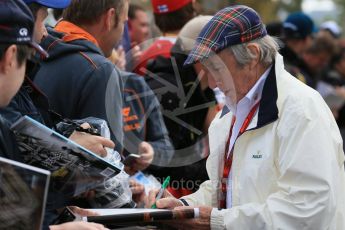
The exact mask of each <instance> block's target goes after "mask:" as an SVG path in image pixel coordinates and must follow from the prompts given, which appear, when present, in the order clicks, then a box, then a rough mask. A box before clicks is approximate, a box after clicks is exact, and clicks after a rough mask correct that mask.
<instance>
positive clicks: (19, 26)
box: [0, 0, 48, 57]
mask: <svg viewBox="0 0 345 230" xmlns="http://www.w3.org/2000/svg"><path fill="white" fill-rule="evenodd" d="M34 25H35V20H34V17H33V16H32V13H31V11H30V9H29V8H28V7H27V5H25V3H24V2H22V1H21V0H10V1H3V0H0V43H1V44H18V45H28V46H31V47H32V48H34V49H35V50H36V51H37V52H39V53H40V54H41V55H42V56H43V57H48V54H47V52H46V51H45V50H44V49H42V47H40V46H39V45H38V44H37V43H36V42H35V41H34V40H33V34H34Z"/></svg>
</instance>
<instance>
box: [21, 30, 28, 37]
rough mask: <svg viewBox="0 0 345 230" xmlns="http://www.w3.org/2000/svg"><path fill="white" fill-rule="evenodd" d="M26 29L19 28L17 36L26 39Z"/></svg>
mask: <svg viewBox="0 0 345 230" xmlns="http://www.w3.org/2000/svg"><path fill="white" fill-rule="evenodd" d="M28 33H29V32H28V29H26V28H21V29H20V30H19V34H20V36H22V37H26V36H28Z"/></svg>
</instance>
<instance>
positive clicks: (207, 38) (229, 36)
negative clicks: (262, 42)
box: [184, 5, 267, 65]
mask: <svg viewBox="0 0 345 230" xmlns="http://www.w3.org/2000/svg"><path fill="white" fill-rule="evenodd" d="M266 35H267V31H266V28H265V25H264V24H263V23H262V21H261V18H260V16H259V14H258V13H257V12H256V11H255V10H253V9H252V8H250V7H247V6H244V5H235V6H231V7H226V8H224V9H222V10H220V11H218V12H217V13H216V14H215V15H214V16H213V18H212V19H211V20H210V21H209V22H208V23H207V24H206V25H205V26H204V28H203V29H202V31H201V32H200V34H199V36H198V37H197V39H196V42H195V45H194V47H193V49H192V51H191V52H190V53H189V55H188V58H187V60H186V61H185V63H184V65H191V64H194V63H196V62H199V61H202V60H204V59H206V58H208V57H210V56H211V55H212V54H215V53H218V52H220V51H222V50H224V49H225V48H227V47H230V46H233V45H237V44H241V43H247V42H250V41H252V40H255V39H258V38H262V37H264V36H266Z"/></svg>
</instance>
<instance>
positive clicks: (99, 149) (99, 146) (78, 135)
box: [69, 123, 115, 157]
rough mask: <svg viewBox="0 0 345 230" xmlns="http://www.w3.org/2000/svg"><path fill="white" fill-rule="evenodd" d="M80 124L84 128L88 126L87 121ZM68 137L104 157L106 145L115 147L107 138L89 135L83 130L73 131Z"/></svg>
mask: <svg viewBox="0 0 345 230" xmlns="http://www.w3.org/2000/svg"><path fill="white" fill-rule="evenodd" d="M81 126H82V127H83V128H85V129H87V128H90V125H89V124H87V123H84V124H82V125H81ZM69 139H71V140H72V141H74V142H76V143H78V144H79V145H81V146H83V147H84V148H86V149H88V150H90V151H91V152H94V153H96V154H97V155H99V156H101V157H105V156H106V155H107V151H106V150H105V148H106V147H107V148H111V149H113V148H114V147H115V144H114V142H112V141H111V140H109V139H107V138H104V137H100V136H95V135H91V134H88V133H84V132H77V131H74V132H73V133H72V135H71V136H70V137H69Z"/></svg>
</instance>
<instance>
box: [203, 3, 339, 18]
mask: <svg viewBox="0 0 345 230" xmlns="http://www.w3.org/2000/svg"><path fill="white" fill-rule="evenodd" d="M197 1H199V2H200V3H201V4H202V5H203V6H204V10H205V11H204V13H208V14H212V13H214V12H216V11H217V10H219V9H222V8H224V7H226V6H229V5H233V4H243V5H247V6H250V7H252V8H253V9H255V10H256V11H258V12H259V14H260V15H261V17H262V20H263V21H264V22H266V23H267V22H270V21H275V20H278V19H279V18H278V16H279V15H278V14H279V12H287V13H288V12H293V11H300V10H301V4H302V1H303V0H260V1H258V0H226V1H224V0H223V1H219V0H213V1H210V0H197ZM339 1H343V0H339Z"/></svg>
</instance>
